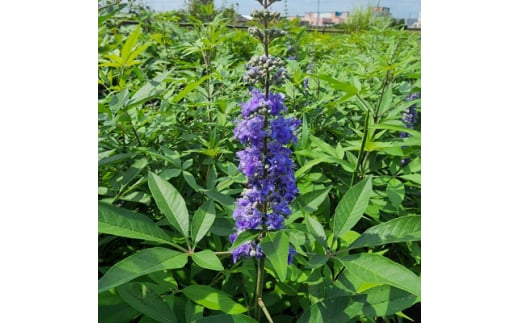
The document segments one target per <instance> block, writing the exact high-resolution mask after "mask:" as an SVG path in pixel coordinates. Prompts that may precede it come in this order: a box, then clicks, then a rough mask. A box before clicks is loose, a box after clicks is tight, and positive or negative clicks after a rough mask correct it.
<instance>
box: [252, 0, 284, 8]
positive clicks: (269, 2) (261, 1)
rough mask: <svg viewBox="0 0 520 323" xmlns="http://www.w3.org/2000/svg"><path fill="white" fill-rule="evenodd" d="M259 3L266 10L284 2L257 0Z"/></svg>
mask: <svg viewBox="0 0 520 323" xmlns="http://www.w3.org/2000/svg"><path fill="white" fill-rule="evenodd" d="M256 1H258V2H259V3H260V4H261V5H262V6H263V7H264V8H267V7H269V6H270V5H272V4H273V3H275V2H278V1H282V0H256Z"/></svg>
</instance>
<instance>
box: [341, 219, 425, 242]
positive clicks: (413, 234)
mask: <svg viewBox="0 0 520 323" xmlns="http://www.w3.org/2000/svg"><path fill="white" fill-rule="evenodd" d="M418 240H421V217H420V216H415V215H411V216H403V217H399V218H396V219H392V220H390V221H387V222H384V223H381V224H378V225H375V226H373V227H371V228H369V229H368V230H366V231H365V232H364V233H363V234H362V235H361V236H360V237H359V238H357V239H356V240H355V241H354V242H353V243H352V244H351V245H350V246H348V249H355V248H361V247H375V246H380V245H383V244H387V243H396V242H405V241H418Z"/></svg>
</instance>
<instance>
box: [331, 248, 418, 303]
mask: <svg viewBox="0 0 520 323" xmlns="http://www.w3.org/2000/svg"><path fill="white" fill-rule="evenodd" d="M337 259H338V260H339V261H340V262H341V264H342V265H343V266H345V267H346V269H347V270H349V271H351V272H353V273H354V274H355V275H357V276H358V277H360V278H361V279H363V280H364V281H366V282H367V283H372V284H380V285H390V286H394V287H397V288H400V289H402V290H404V291H407V292H409V293H411V294H413V295H415V296H418V297H420V296H421V279H420V278H419V277H417V275H415V274H414V273H413V272H412V271H410V270H409V269H407V268H406V267H404V266H403V265H400V264H398V263H396V262H394V261H392V260H390V259H388V258H386V257H384V256H380V255H377V254H373V253H360V254H355V255H348V256H343V257H338V258H337Z"/></svg>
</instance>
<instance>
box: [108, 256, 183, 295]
mask: <svg viewBox="0 0 520 323" xmlns="http://www.w3.org/2000/svg"><path fill="white" fill-rule="evenodd" d="M187 262H188V256H187V255H186V254H184V253H181V252H178V251H175V250H171V249H166V248H161V247H156V248H148V249H143V250H140V251H138V252H137V253H135V254H134V255H131V256H130V257H127V258H125V259H123V260H121V261H120V262H118V263H117V264H115V265H114V266H112V267H111V268H110V269H109V270H108V271H107V272H106V273H105V275H103V277H101V279H100V280H99V282H98V292H99V293H101V292H103V291H106V290H108V289H110V288H113V287H117V286H119V285H121V284H124V283H126V282H128V281H130V280H132V279H134V278H137V277H140V276H143V275H146V274H149V273H153V272H155V271H159V270H164V269H177V268H182V267H184V265H186V263H187Z"/></svg>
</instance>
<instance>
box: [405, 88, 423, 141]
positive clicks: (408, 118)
mask: <svg viewBox="0 0 520 323" xmlns="http://www.w3.org/2000/svg"><path fill="white" fill-rule="evenodd" d="M418 98H419V93H412V94H410V95H409V96H408V97H407V98H406V101H412V100H416V99H418ZM415 109H416V106H415V104H413V105H411V106H410V107H408V108H406V109H405V110H404V111H403V115H402V116H401V120H402V121H403V122H404V124H405V126H406V127H407V128H409V129H413V126H414V125H415V124H416V123H417V111H416V110H415ZM409 136H410V134H409V133H406V132H401V138H405V137H409Z"/></svg>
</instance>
